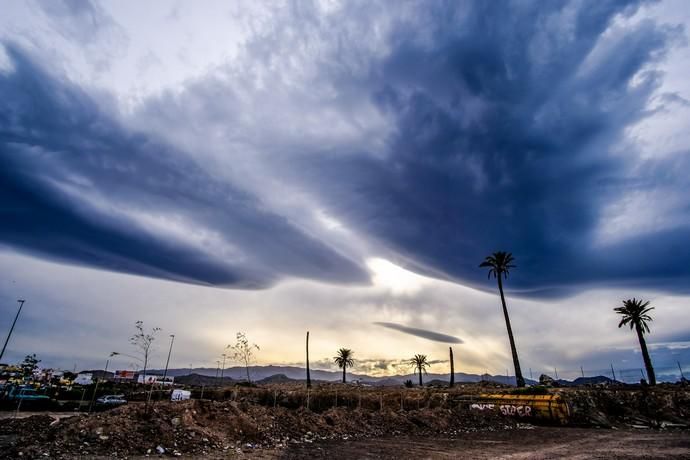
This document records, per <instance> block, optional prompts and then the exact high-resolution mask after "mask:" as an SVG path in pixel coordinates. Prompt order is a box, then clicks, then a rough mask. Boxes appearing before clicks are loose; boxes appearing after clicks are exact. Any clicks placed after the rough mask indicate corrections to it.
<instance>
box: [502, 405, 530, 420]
mask: <svg viewBox="0 0 690 460" xmlns="http://www.w3.org/2000/svg"><path fill="white" fill-rule="evenodd" d="M499 409H500V410H501V414H503V415H517V416H518V417H530V416H531V415H532V408H531V407H530V406H512V405H502V406H501V407H499Z"/></svg>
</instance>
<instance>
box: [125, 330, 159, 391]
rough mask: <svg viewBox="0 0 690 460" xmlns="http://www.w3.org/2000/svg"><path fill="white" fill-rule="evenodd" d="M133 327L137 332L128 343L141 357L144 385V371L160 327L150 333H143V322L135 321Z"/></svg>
mask: <svg viewBox="0 0 690 460" xmlns="http://www.w3.org/2000/svg"><path fill="white" fill-rule="evenodd" d="M134 327H135V328H136V330H137V332H136V333H135V334H134V335H133V336H132V337H130V338H129V343H131V344H132V345H133V346H134V348H135V349H136V350H137V353H138V354H139V355H140V356H141V358H140V359H141V362H142V363H143V364H144V383H146V369H147V366H148V364H149V355H150V353H151V345H153V341H154V340H155V338H156V334H157V333H158V332H160V330H161V328H160V327H154V328H152V329H151V331H150V332H148V333H147V332H145V331H144V322H143V321H137V322H136V323H134Z"/></svg>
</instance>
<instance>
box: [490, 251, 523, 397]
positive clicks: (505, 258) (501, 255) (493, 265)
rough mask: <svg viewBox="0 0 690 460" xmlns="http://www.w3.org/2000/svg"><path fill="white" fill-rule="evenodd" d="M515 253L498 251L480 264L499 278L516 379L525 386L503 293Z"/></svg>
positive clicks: (513, 266) (518, 384)
mask: <svg viewBox="0 0 690 460" xmlns="http://www.w3.org/2000/svg"><path fill="white" fill-rule="evenodd" d="M514 260H515V259H513V255H512V254H511V253H509V252H503V251H498V252H494V253H493V254H491V255H490V256H488V257H487V258H486V259H484V262H482V263H481V264H479V267H480V268H488V269H489V278H491V275H493V276H494V278H496V279H497V280H498V292H500V293H501V304H502V305H503V316H504V317H505V320H506V328H507V329H508V339H509V340H510V351H511V352H512V353H513V366H515V380H516V383H517V386H518V387H524V386H525V379H524V378H523V377H522V371H521V370H520V361H519V360H518V354H517V348H516V347H515V339H514V338H513V328H511V327H510V318H509V317H508V308H507V307H506V299H505V296H504V295H503V279H504V278H506V279H507V278H508V273H509V272H510V269H511V268H515V265H513V261H514Z"/></svg>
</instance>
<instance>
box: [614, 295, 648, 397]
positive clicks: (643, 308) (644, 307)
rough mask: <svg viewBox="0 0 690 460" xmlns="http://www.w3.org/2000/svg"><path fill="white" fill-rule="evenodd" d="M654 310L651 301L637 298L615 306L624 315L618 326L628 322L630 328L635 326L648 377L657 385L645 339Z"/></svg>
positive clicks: (616, 310)
mask: <svg viewBox="0 0 690 460" xmlns="http://www.w3.org/2000/svg"><path fill="white" fill-rule="evenodd" d="M651 310H654V307H650V306H649V302H642V299H640V300H637V299H635V298H632V299H628V300H624V301H623V306H622V307H616V308H614V311H615V312H616V313H618V314H619V315H621V316H623V318H622V319H621V322H620V323H618V327H623V326H625V325H626V324H629V325H630V329H631V330H632V328H633V327H634V328H635V332H637V339H638V340H639V341H640V348H641V349H642V359H644V367H646V368H647V377H648V378H649V384H650V385H656V376H655V375H654V368H653V367H652V360H651V359H650V357H649V352H648V351H647V342H645V339H644V333H645V332H647V333H649V325H648V324H647V323H648V322H650V321H652V317H651V316H649V312H650V311H651Z"/></svg>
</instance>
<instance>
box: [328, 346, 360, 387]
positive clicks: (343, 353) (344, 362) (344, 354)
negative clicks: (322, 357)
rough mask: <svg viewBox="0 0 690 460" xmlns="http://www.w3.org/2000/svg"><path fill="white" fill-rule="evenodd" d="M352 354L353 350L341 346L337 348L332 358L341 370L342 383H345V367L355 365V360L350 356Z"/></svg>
mask: <svg viewBox="0 0 690 460" xmlns="http://www.w3.org/2000/svg"><path fill="white" fill-rule="evenodd" d="M354 354H355V352H354V351H352V350H350V349H349V348H341V349H340V350H338V354H337V355H336V356H335V357H334V358H333V361H334V362H335V363H336V364H337V365H338V367H339V368H341V369H342V370H343V383H345V372H346V370H347V368H348V367H352V366H354V365H355V360H354V358H353V357H352V355H354Z"/></svg>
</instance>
